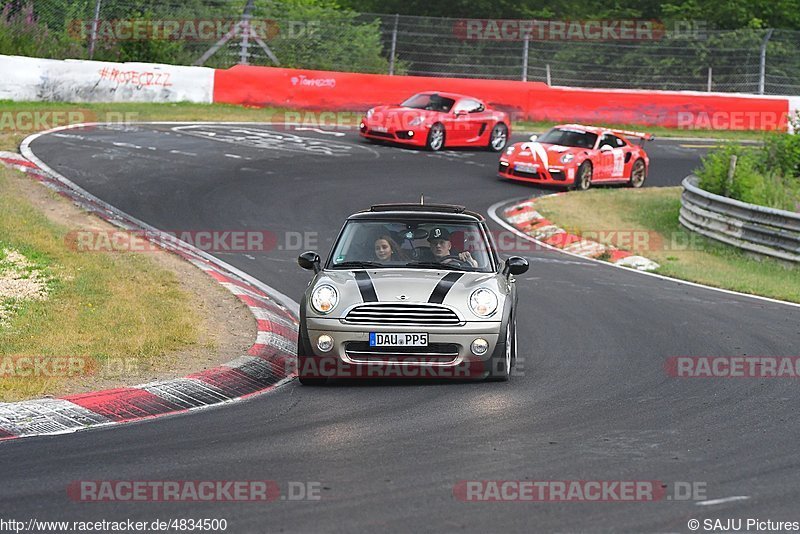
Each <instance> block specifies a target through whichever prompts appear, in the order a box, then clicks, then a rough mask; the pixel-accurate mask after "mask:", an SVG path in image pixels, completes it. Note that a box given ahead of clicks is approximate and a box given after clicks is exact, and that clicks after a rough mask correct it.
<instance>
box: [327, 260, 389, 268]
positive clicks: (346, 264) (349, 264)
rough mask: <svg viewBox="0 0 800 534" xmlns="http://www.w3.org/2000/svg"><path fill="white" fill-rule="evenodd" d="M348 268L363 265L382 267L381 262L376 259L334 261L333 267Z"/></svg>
mask: <svg viewBox="0 0 800 534" xmlns="http://www.w3.org/2000/svg"><path fill="white" fill-rule="evenodd" d="M340 267H342V268H345V269H347V268H350V269H353V268H355V269H363V268H365V267H383V264H382V263H378V262H377V261H343V262H342V263H334V264H333V268H334V269H338V268H340Z"/></svg>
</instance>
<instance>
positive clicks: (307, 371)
mask: <svg viewBox="0 0 800 534" xmlns="http://www.w3.org/2000/svg"><path fill="white" fill-rule="evenodd" d="M308 354H312V352H311V347H310V344H309V343H306V339H305V338H304V337H303V325H302V324H301V325H300V331H299V332H298V335H297V380H298V382H300V383H301V384H303V385H304V386H323V385H325V383H326V382H327V381H328V379H327V377H324V376H319V373H320V369H319V366H318V365H317V363H318V362H315V361H314V357H313V356H307V355H308Z"/></svg>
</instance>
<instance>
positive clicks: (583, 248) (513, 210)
mask: <svg viewBox="0 0 800 534" xmlns="http://www.w3.org/2000/svg"><path fill="white" fill-rule="evenodd" d="M564 194H566V193H555V194H553V195H546V196H545V197H538V198H532V199H529V200H526V201H524V202H520V203H518V204H514V205H513V206H510V207H508V208H506V209H505V210H503V218H504V219H505V220H506V221H507V222H508V223H509V224H510V225H511V226H513V227H514V228H516V229H517V230H520V231H521V232H524V233H525V234H527V235H529V236H531V237H533V238H534V239H535V240H537V241H539V242H541V243H543V244H545V245H548V246H550V247H553V248H555V249H558V250H563V251H565V252H570V253H572V254H576V255H578V256H583V257H585V258H594V259H604V260H606V261H608V262H609V263H613V264H616V265H621V266H624V267H632V268H634V269H637V270H640V271H653V270H655V269H658V267H659V265H658V264H657V263H656V262H654V261H652V260H650V259H648V258H645V257H644V256H637V255H634V254H633V253H632V252H628V251H627V250H620V249H618V248H616V247H613V246H611V245H605V244H602V243H598V242H596V241H591V240H589V239H584V238H582V237H581V236H579V235H575V234H571V233H569V232H567V231H566V230H564V229H563V228H560V227H558V226H556V225H555V224H553V223H552V222H550V221H549V220H547V219H546V218H545V217H543V216H542V214H540V213H539V212H538V211H536V201H537V200H538V199H541V198H546V197H551V196H557V195H564Z"/></svg>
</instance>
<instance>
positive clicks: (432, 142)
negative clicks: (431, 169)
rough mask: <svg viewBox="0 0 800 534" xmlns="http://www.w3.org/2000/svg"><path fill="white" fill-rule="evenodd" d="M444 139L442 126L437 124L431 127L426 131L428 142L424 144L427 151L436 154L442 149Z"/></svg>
mask: <svg viewBox="0 0 800 534" xmlns="http://www.w3.org/2000/svg"><path fill="white" fill-rule="evenodd" d="M444 137H445V132H444V125H443V124H442V123H440V122H437V123H436V124H434V125H433V126H431V129H430V130H429V131H428V142H427V143H426V146H427V147H428V150H431V151H433V152H438V151H439V150H441V149H442V148H444Z"/></svg>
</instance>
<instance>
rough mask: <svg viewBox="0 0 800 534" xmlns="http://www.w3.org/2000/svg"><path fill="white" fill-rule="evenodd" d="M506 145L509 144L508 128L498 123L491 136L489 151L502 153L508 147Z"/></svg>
mask: <svg viewBox="0 0 800 534" xmlns="http://www.w3.org/2000/svg"><path fill="white" fill-rule="evenodd" d="M506 143H508V126H506V125H505V124H503V123H502V122H498V123H497V124H495V125H494V128H492V133H491V134H490V135H489V150H491V151H492V152H500V151H501V150H503V149H504V148H505V147H506Z"/></svg>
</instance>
